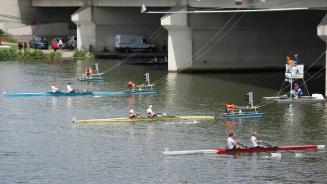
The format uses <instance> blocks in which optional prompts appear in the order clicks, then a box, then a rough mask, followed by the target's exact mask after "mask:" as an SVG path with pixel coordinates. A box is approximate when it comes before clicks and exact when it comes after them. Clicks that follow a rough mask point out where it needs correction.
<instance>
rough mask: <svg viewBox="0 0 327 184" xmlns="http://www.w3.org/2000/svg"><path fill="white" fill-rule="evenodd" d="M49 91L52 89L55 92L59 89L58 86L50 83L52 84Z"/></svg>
mask: <svg viewBox="0 0 327 184" xmlns="http://www.w3.org/2000/svg"><path fill="white" fill-rule="evenodd" d="M51 91H52V93H55V92H57V91H59V88H57V87H56V86H55V84H52V86H51Z"/></svg>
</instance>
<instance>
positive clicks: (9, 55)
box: [0, 48, 61, 60]
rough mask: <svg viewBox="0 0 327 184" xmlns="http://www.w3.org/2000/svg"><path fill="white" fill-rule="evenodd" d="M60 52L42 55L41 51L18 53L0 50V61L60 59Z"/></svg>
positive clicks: (13, 50) (17, 51)
mask: <svg viewBox="0 0 327 184" xmlns="http://www.w3.org/2000/svg"><path fill="white" fill-rule="evenodd" d="M60 57H61V53H60V52H49V53H44V52H42V51H41V50H29V49H28V50H26V51H19V50H17V49H16V48H10V49H0V60H5V59H21V60H25V59H55V58H60Z"/></svg>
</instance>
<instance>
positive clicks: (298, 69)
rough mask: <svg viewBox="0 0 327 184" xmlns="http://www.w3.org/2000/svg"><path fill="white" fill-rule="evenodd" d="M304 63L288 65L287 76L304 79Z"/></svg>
mask: <svg viewBox="0 0 327 184" xmlns="http://www.w3.org/2000/svg"><path fill="white" fill-rule="evenodd" d="M303 72H304V65H286V71H285V77H286V78H288V79H303Z"/></svg>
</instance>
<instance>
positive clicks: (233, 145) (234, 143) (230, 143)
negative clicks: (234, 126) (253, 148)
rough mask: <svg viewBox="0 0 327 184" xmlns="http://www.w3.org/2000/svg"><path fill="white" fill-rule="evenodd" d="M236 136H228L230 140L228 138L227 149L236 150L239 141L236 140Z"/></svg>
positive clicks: (231, 134)
mask: <svg viewBox="0 0 327 184" xmlns="http://www.w3.org/2000/svg"><path fill="white" fill-rule="evenodd" d="M233 136H234V134H233V133H230V134H228V138H227V148H228V149H236V146H237V144H238V141H237V140H236V139H234V137H233Z"/></svg>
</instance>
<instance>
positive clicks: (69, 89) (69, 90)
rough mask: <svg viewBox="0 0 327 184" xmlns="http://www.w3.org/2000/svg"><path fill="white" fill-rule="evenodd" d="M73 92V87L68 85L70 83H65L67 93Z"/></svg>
mask: <svg viewBox="0 0 327 184" xmlns="http://www.w3.org/2000/svg"><path fill="white" fill-rule="evenodd" d="M70 92H74V89H73V88H72V87H71V86H70V83H68V84H67V93H70Z"/></svg>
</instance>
